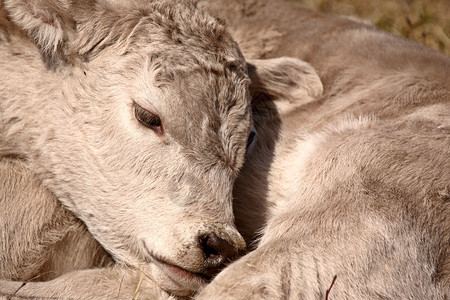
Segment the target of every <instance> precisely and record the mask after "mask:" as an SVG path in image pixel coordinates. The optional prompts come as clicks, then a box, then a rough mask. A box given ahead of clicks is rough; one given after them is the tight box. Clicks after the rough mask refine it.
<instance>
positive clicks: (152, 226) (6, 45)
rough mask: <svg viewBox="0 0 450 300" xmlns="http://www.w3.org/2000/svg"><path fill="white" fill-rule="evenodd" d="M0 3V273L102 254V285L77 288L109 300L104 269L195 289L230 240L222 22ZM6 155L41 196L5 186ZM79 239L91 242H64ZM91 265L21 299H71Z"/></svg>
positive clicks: (162, 9) (238, 104)
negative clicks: (153, 119)
mask: <svg viewBox="0 0 450 300" xmlns="http://www.w3.org/2000/svg"><path fill="white" fill-rule="evenodd" d="M0 5H1V6H0V25H1V26H0V65H1V70H0V72H1V73H0V76H1V78H2V80H1V82H0V155H1V157H2V158H4V159H12V160H11V161H3V160H2V163H3V162H4V163H5V164H6V165H4V168H3V169H4V170H5V172H7V173H6V175H2V176H4V177H5V178H6V180H8V181H9V182H7V183H4V184H5V185H6V186H5V188H6V191H2V193H5V194H6V195H7V196H8V195H11V197H6V196H3V198H2V199H0V201H1V202H0V204H1V210H2V219H1V221H0V222H1V223H0V236H2V242H1V248H0V249H1V251H2V254H1V256H0V257H1V258H2V262H1V264H0V274H1V276H2V279H5V280H17V281H30V280H48V279H52V278H55V277H57V276H58V275H60V274H61V273H64V272H65V271H67V270H76V269H86V268H88V267H107V266H109V265H111V264H112V262H111V258H112V260H113V261H114V262H115V264H117V265H118V267H117V268H115V269H114V270H112V271H111V272H112V273H111V274H112V275H110V276H109V277H108V278H112V279H114V280H116V281H114V283H113V284H114V291H113V293H112V294H111V291H110V290H108V289H105V290H104V291H103V292H101V293H104V294H101V293H100V294H97V295H90V296H91V297H95V296H97V297H100V296H101V295H103V296H108V297H110V296H111V295H114V296H115V295H116V293H117V290H118V289H119V288H118V287H119V284H120V277H121V274H122V273H121V271H120V270H121V269H120V266H122V267H123V268H124V270H127V271H126V272H128V273H126V274H131V275H130V276H134V274H135V273H136V272H137V271H136V270H142V271H143V272H145V274H146V277H145V278H146V281H147V282H148V283H147V285H150V286H153V287H155V290H158V291H159V288H163V289H164V290H166V291H169V292H171V293H173V294H178V295H189V294H191V293H193V292H194V291H196V290H197V289H198V288H199V287H201V286H202V285H204V284H205V283H206V282H207V280H208V278H210V277H211V276H213V275H214V273H215V272H216V271H217V268H218V267H220V266H223V264H224V263H225V262H227V260H229V259H231V258H232V256H234V255H235V254H236V253H237V252H238V251H241V250H243V249H244V248H245V243H244V240H243V238H242V237H241V235H240V234H239V233H238V231H237V230H236V228H235V225H234V216H233V212H232V185H233V182H234V180H235V178H236V176H237V174H238V171H239V169H240V168H241V166H242V164H243V160H244V155H245V151H246V150H245V148H246V147H245V146H246V142H247V136H248V132H249V130H250V125H251V124H250V123H251V111H250V97H249V89H248V84H249V78H248V75H247V66H246V62H245V61H244V58H243V56H242V54H241V53H240V50H239V48H238V47H237V45H236V43H235V42H234V41H233V40H232V39H231V37H230V35H229V34H228V32H227V31H226V29H225V26H224V24H223V21H221V20H219V19H217V18H214V17H212V16H210V15H208V14H206V13H205V12H204V11H203V10H200V9H199V8H198V7H197V6H196V4H195V3H192V2H190V1H165V0H161V1H108V0H99V1H56V0H55V1H54V0H35V1H16V0H11V1H9V0H5V1H1V2H0ZM136 105H139V106H141V107H144V108H145V109H146V110H149V111H152V112H153V113H154V114H157V115H158V116H159V118H160V120H161V123H162V125H161V128H162V129H161V132H157V131H155V130H152V129H150V128H147V127H145V126H143V125H142V124H140V123H139V121H138V119H137V118H136V117H135V111H134V109H135V106H136ZM17 160H19V161H17ZM22 163H25V164H26V167H27V168H28V169H29V172H31V173H32V174H34V176H35V179H34V181H32V182H30V184H32V185H34V186H36V185H37V184H39V185H42V187H43V188H45V191H46V192H45V191H44V190H42V191H39V193H37V195H36V196H35V197H34V196H33V193H32V192H26V193H25V194H22V195H15V194H14V193H15V192H19V193H20V192H21V188H18V187H17V184H21V186H26V184H27V180H26V179H25V180H23V179H21V176H22V175H20V173H21V169H22V168H23V166H22V165H21V164H22ZM16 167H17V168H18V169H17V172H18V174H19V175H18V177H17V178H14V176H13V175H14V174H15V172H16V171H15V168H16ZM8 169H11V171H8ZM8 172H9V173H8ZM23 176H24V177H25V178H29V177H30V175H29V174H25V175H23ZM27 189H30V190H32V189H33V186H31V187H27ZM45 193H47V194H45ZM41 195H42V196H41ZM48 196H51V197H52V198H51V199H49V198H48ZM53 197H56V199H57V202H55V201H52V199H55V198H53ZM34 198H36V199H34ZM61 205H62V207H63V208H64V209H66V210H67V211H70V212H71V214H70V213H68V212H66V211H64V210H63V209H62V208H61ZM61 214H62V215H61ZM22 215H24V217H21V216H22ZM54 215H55V217H53V216H54ZM75 217H76V218H78V219H80V220H81V221H82V222H83V223H84V224H85V227H84V225H82V223H80V222H78V221H77V220H76V219H75ZM86 229H87V230H88V232H89V233H88V232H87V231H86ZM86 235H89V237H87V236H86ZM91 235H92V236H91ZM92 237H94V238H95V240H96V241H98V243H99V244H100V245H101V246H100V245H98V244H97V242H95V241H93V240H92ZM85 238H86V239H87V240H86V239H85ZM28 243H29V244H28ZM84 243H86V248H87V249H90V250H92V251H93V252H91V253H89V251H87V252H86V253H88V254H86V253H81V254H78V253H77V249H73V248H70V247H69V245H71V244H75V245H76V246H77V247H82V246H83V244H84ZM212 244H214V245H216V246H210V245H212ZM217 245H219V246H217ZM64 247H66V248H64ZM214 247H220V248H221V249H219V248H214ZM60 248H63V249H60ZM67 248H69V249H67ZM105 250H106V252H107V253H108V254H109V255H110V256H111V257H109V255H106V254H105V253H104V251H105ZM224 251H225V252H226V254H224V255H222V254H223V253H224ZM68 252H71V253H70V254H69V253H68ZM98 252H100V253H101V254H100V257H99V258H97V257H96V253H98ZM83 255H88V256H89V255H92V256H93V257H92V258H89V259H88V260H83V259H82V257H83ZM71 256H74V258H71ZM78 256H80V257H78ZM64 258H67V266H64V265H61V264H60V263H58V261H60V260H62V259H64ZM51 264H55V266H51ZM118 270H119V271H118ZM93 273H94V274H95V271H88V272H87V273H86V272H81V273H79V274H77V275H74V276H72V275H70V276H69V277H66V279H67V278H70V279H73V283H74V286H72V287H70V286H64V289H58V288H55V283H54V282H59V284H56V287H60V288H62V283H61V282H63V281H64V280H66V279H64V277H58V279H56V280H57V281H54V282H53V283H49V285H46V286H44V287H43V288H42V289H40V290H39V289H36V290H33V292H32V293H31V295H32V296H38V295H41V296H46V297H50V296H54V297H58V296H61V295H64V297H80V298H85V296H87V295H89V293H90V289H89V288H88V286H87V285H86V284H87V282H90V281H91V280H93V278H95V276H97V277H98V276H99V275H92V276H91V275H89V276H88V275H85V274H93ZM98 273H99V274H101V275H102V274H104V273H105V272H104V271H103V270H98ZM77 278H81V279H80V280H81V281H80V283H79V286H75V283H76V282H77ZM98 278H100V277H98ZM126 278H127V277H126V276H125V279H124V281H126V280H127V279H126ZM133 278H134V277H133ZM86 280H88V281H87V282H86ZM105 280H107V279H105ZM136 282H138V281H133V284H136ZM91 284H92V283H91ZM105 285H107V283H105ZM144 285H145V284H144ZM52 286H53V288H51V287H52ZM0 287H1V288H5V289H6V292H5V291H4V290H3V291H2V294H5V293H6V294H7V295H8V293H10V292H9V291H10V290H9V289H8V285H7V284H6V283H4V284H0ZM142 287H143V286H142ZM27 288H28V286H26V287H24V290H23V291H22V292H24V293H25V294H26V293H27ZM30 288H31V286H30ZM38 290H39V291H42V292H43V293H44V294H40V293H39V292H38ZM83 290H87V291H88V292H87V294H83ZM128 290H132V289H131V288H130V287H129V285H127V284H124V288H123V290H122V291H128ZM35 292H36V293H35ZM59 293H62V294H59ZM150 293H151V292H150ZM158 293H159V292H158ZM25 294H22V295H25ZM124 297H129V294H128V296H124Z"/></svg>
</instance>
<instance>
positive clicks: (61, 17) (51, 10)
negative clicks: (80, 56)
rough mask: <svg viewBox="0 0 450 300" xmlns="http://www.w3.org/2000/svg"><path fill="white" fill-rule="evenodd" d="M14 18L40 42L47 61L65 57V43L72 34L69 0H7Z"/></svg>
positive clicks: (7, 9)
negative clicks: (63, 54)
mask: <svg viewBox="0 0 450 300" xmlns="http://www.w3.org/2000/svg"><path fill="white" fill-rule="evenodd" d="M3 4H4V7H5V9H6V11H7V12H8V14H9V16H10V18H11V20H12V21H13V22H14V23H15V24H16V25H17V26H18V27H19V28H20V29H22V30H23V31H24V32H26V33H27V34H28V36H29V37H30V39H31V40H33V42H34V43H35V44H36V45H37V47H38V48H39V50H40V51H41V53H42V56H43V57H44V59H45V61H46V62H47V64H49V65H52V64H54V63H56V62H57V60H59V59H61V58H62V53H61V46H62V44H63V43H64V42H65V41H66V40H67V37H68V35H70V34H72V32H73V28H74V22H73V20H72V18H71V17H70V14H69V11H70V1H69V0H60V1H57V0H4V3H3Z"/></svg>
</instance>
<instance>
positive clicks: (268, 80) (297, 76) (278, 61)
mask: <svg viewBox="0 0 450 300" xmlns="http://www.w3.org/2000/svg"><path fill="white" fill-rule="evenodd" d="M247 66H248V73H249V76H250V79H251V84H250V93H251V94H252V96H253V99H254V101H261V98H266V99H267V98H270V99H273V100H274V102H275V105H276V106H277V108H278V109H281V110H282V111H283V112H286V111H287V110H290V109H293V108H295V107H298V106H300V105H303V104H305V103H308V102H311V101H313V100H315V99H317V98H319V97H320V96H321V95H322V92H323V86H322V81H321V80H320V78H319V75H318V74H317V72H316V70H315V69H314V68H313V67H312V66H311V65H309V64H308V63H306V62H304V61H302V60H299V59H296V58H289V57H281V58H274V59H258V60H249V61H248V63H247ZM261 95H264V97H261Z"/></svg>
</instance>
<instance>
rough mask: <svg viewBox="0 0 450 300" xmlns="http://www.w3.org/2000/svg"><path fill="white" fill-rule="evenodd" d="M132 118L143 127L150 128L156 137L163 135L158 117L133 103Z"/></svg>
mask: <svg viewBox="0 0 450 300" xmlns="http://www.w3.org/2000/svg"><path fill="white" fill-rule="evenodd" d="M134 116H135V118H136V120H138V121H139V123H141V124H142V125H143V126H145V127H147V128H150V129H151V130H153V131H154V132H155V133H156V134H157V135H163V133H164V131H163V127H162V122H161V119H160V118H159V116H158V115H156V114H154V113H152V112H150V111H148V110H146V109H145V108H143V107H142V106H140V105H139V104H137V103H136V102H135V103H134Z"/></svg>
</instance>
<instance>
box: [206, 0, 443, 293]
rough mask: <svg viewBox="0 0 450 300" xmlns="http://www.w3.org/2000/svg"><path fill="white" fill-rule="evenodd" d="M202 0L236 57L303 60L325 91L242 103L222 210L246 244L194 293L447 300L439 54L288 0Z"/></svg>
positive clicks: (278, 95) (276, 96) (440, 60)
mask: <svg viewBox="0 0 450 300" xmlns="http://www.w3.org/2000/svg"><path fill="white" fill-rule="evenodd" d="M205 5H208V6H209V7H211V9H217V10H218V11H220V12H221V13H222V14H223V15H224V16H225V17H226V18H227V19H228V20H229V24H230V27H231V30H232V33H233V36H234V37H235V38H236V39H237V41H238V43H239V45H240V47H241V49H242V51H243V53H244V56H245V57H246V58H261V57H264V58H270V57H277V56H292V57H297V58H300V59H304V60H305V61H307V62H309V63H310V64H311V65H312V66H313V67H314V68H315V69H316V70H317V72H318V74H319V76H320V79H321V81H322V84H323V94H322V95H321V96H320V97H318V98H304V97H301V96H299V97H295V98H293V99H292V98H287V97H284V96H283V95H280V94H275V95H272V97H267V96H263V97H258V101H257V102H256V103H254V114H253V117H254V124H255V125H254V126H255V128H256V130H257V131H258V135H259V138H258V141H257V142H256V145H255V146H254V149H253V152H252V153H251V155H248V156H247V160H246V162H245V165H244V167H243V169H242V171H241V173H240V176H239V177H238V179H237V181H236V185H235V189H234V191H235V206H234V210H235V214H236V225H237V227H238V229H239V230H240V232H241V233H242V234H243V236H244V238H245V239H246V240H247V242H248V243H253V245H254V246H256V250H254V251H253V252H251V253H249V254H248V255H246V256H244V257H243V258H241V259H240V260H238V261H237V262H235V263H233V264H231V265H230V266H228V267H227V268H226V269H225V270H224V271H223V272H222V273H220V274H219V275H218V276H217V277H216V278H215V279H214V280H213V282H212V283H211V284H210V285H209V286H207V287H206V289H205V290H204V291H203V292H202V293H201V294H200V296H199V299H447V298H448V297H449V295H450V291H449V287H450V256H449V252H450V230H449V229H450V219H449V216H450V159H449V158H450V136H449V134H450V85H449V78H450V59H449V58H448V57H447V56H445V55H443V54H441V53H438V52H436V51H433V50H431V49H427V48H425V47H422V46H420V45H418V44H416V43H414V42H411V41H408V40H405V39H402V38H398V37H394V36H391V35H388V34H386V33H383V32H380V31H378V30H376V29H375V28H373V27H371V26H368V25H366V24H362V23H358V22H355V21H352V20H349V19H344V18H336V17H330V16H325V15H322V14H320V13H317V12H312V11H309V10H306V9H303V8H302V7H300V6H299V5H297V4H295V3H290V2H286V1H272V0H270V1H269V0H258V1H244V0H230V1H218V0H217V1H207V2H206V1H205ZM263 70H264V69H261V68H260V69H259V71H257V73H261V72H263ZM293 81H296V79H293ZM258 236H260V239H257V237H258Z"/></svg>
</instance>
